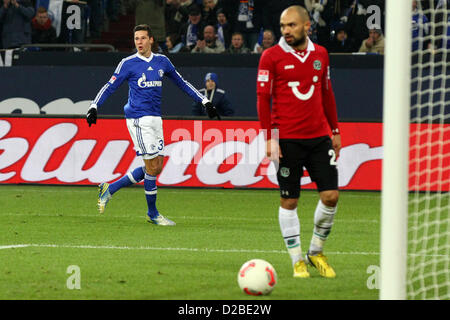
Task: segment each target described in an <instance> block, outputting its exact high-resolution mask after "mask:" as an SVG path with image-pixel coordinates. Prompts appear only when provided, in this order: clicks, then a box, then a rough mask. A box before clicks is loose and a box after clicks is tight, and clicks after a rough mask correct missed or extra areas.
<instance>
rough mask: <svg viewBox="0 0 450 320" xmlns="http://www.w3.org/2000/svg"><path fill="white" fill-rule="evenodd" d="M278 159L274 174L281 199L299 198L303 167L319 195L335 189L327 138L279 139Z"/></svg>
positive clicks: (332, 154) (334, 169)
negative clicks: (279, 150) (315, 185)
mask: <svg viewBox="0 0 450 320" xmlns="http://www.w3.org/2000/svg"><path fill="white" fill-rule="evenodd" d="M280 149H281V154H282V156H283V157H282V158H280V165H279V168H278V172H277V178H278V184H279V186H280V194H281V197H282V198H298V197H299V196H300V179H301V177H302V176H303V167H305V168H306V170H308V173H309V176H310V177H311V180H312V181H314V182H315V183H316V184H317V189H318V191H319V192H321V191H325V190H337V189H338V172H337V166H336V156H335V152H334V150H333V147H332V144H331V139H330V137H328V136H325V137H319V138H314V139H280Z"/></svg>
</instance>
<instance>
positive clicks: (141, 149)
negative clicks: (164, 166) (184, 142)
mask: <svg viewBox="0 0 450 320" xmlns="http://www.w3.org/2000/svg"><path fill="white" fill-rule="evenodd" d="M126 120H127V127H128V131H129V132H130V136H131V139H132V140H133V143H134V150H136V154H137V155H138V156H142V158H143V159H153V158H156V157H157V156H162V155H164V135H163V128H162V119H161V117H155V116H145V117H142V118H138V119H126Z"/></svg>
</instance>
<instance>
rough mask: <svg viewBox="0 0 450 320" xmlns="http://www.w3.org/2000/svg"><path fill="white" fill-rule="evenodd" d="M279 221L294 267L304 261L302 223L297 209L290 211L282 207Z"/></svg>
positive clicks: (279, 212)
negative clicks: (301, 241)
mask: <svg viewBox="0 0 450 320" xmlns="http://www.w3.org/2000/svg"><path fill="white" fill-rule="evenodd" d="M278 220H279V222H280V229H281V234H282V235H283V238H284V244H285V245H286V248H287V250H288V253H289V255H290V256H291V260H292V265H294V264H295V263H296V262H297V261H299V260H303V257H302V248H301V243H300V221H299V219H298V215H297V208H295V209H293V210H288V209H284V208H282V207H280V209H279V211H278Z"/></svg>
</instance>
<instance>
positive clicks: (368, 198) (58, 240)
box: [0, 185, 381, 300]
mask: <svg viewBox="0 0 450 320" xmlns="http://www.w3.org/2000/svg"><path fill="white" fill-rule="evenodd" d="M380 199H381V198H380V194H379V193H375V192H341V197H340V201H339V208H338V213H337V215H336V218H335V223H334V227H333V230H332V233H331V234H330V236H329V239H328V241H327V243H326V245H325V250H324V253H325V254H326V255H327V256H328V257H329V262H330V264H331V265H332V266H333V267H334V268H335V270H336V273H337V277H336V278H335V279H324V278H321V277H320V276H319V274H318V272H317V270H315V269H313V268H310V272H311V278H309V279H294V278H293V277H292V268H291V261H290V258H289V255H288V254H287V252H286V249H285V246H284V242H283V240H282V237H281V232H280V229H279V225H278V206H279V192H278V191H277V190H228V189H180V188H177V189H172V188H160V189H159V190H158V203H157V205H158V209H159V210H160V212H161V213H163V214H164V215H166V216H167V217H169V218H170V219H173V220H174V221H175V222H176V223H177V225H176V226H175V227H160V226H155V225H152V224H150V223H148V222H146V220H145V216H146V202H145V197H144V191H143V188H142V187H132V188H125V189H122V190H120V191H119V192H118V193H116V194H115V195H114V196H113V198H112V200H111V201H110V202H109V204H108V206H107V208H106V210H105V213H104V214H103V215H100V214H99V213H98V211H97V208H96V202H97V188H96V187H56V186H22V185H17V186H16V185H14V186H7V185H2V186H0V299H181V300H184V299H190V300H197V299H202V300H211V299H219V300H222V299H242V300H246V299H247V300H248V299H255V297H251V296H247V295H245V294H244V293H242V292H241V291H240V289H239V287H238V284H237V273H238V270H239V268H240V267H241V265H242V264H243V263H244V262H245V261H247V260H250V259H253V258H260V259H265V260H267V261H269V262H270V263H271V264H272V265H273V266H274V267H275V269H276V271H277V274H278V284H277V286H276V288H275V290H274V291H273V292H272V294H271V295H269V296H263V297H257V298H256V299H259V300H271V299H277V300H278V299H282V300H294V299H295V300H303V299H315V300H322V299H378V294H379V292H378V290H376V289H369V288H368V286H367V282H368V278H369V277H370V276H371V275H373V273H368V271H367V270H368V268H369V266H378V265H379V242H380V241H379V237H380V223H379V220H380V219H379V217H380ZM317 201H318V196H317V192H315V191H302V194H301V199H300V204H299V210H298V211H299V217H300V222H301V241H302V249H303V251H304V252H305V251H306V250H307V248H308V247H309V242H310V239H311V235H312V229H313V213H314V209H315V207H316V204H317ZM18 245H27V246H23V247H19V246H18ZM73 265H75V266H78V267H79V268H80V275H81V277H80V285H81V288H80V289H69V288H68V287H67V280H68V278H69V277H70V276H71V273H68V272H67V269H68V267H69V266H73Z"/></svg>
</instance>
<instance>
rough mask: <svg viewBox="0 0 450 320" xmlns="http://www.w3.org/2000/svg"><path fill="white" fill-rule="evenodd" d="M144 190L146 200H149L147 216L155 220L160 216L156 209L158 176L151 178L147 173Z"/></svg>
mask: <svg viewBox="0 0 450 320" xmlns="http://www.w3.org/2000/svg"><path fill="white" fill-rule="evenodd" d="M144 189H145V198H147V205H148V213H147V214H148V216H149V217H150V218H152V219H154V218H156V217H157V216H158V215H159V212H158V210H157V209H156V194H157V193H158V190H157V189H158V188H157V187H156V176H151V175H149V174H147V173H146V174H145V179H144Z"/></svg>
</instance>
